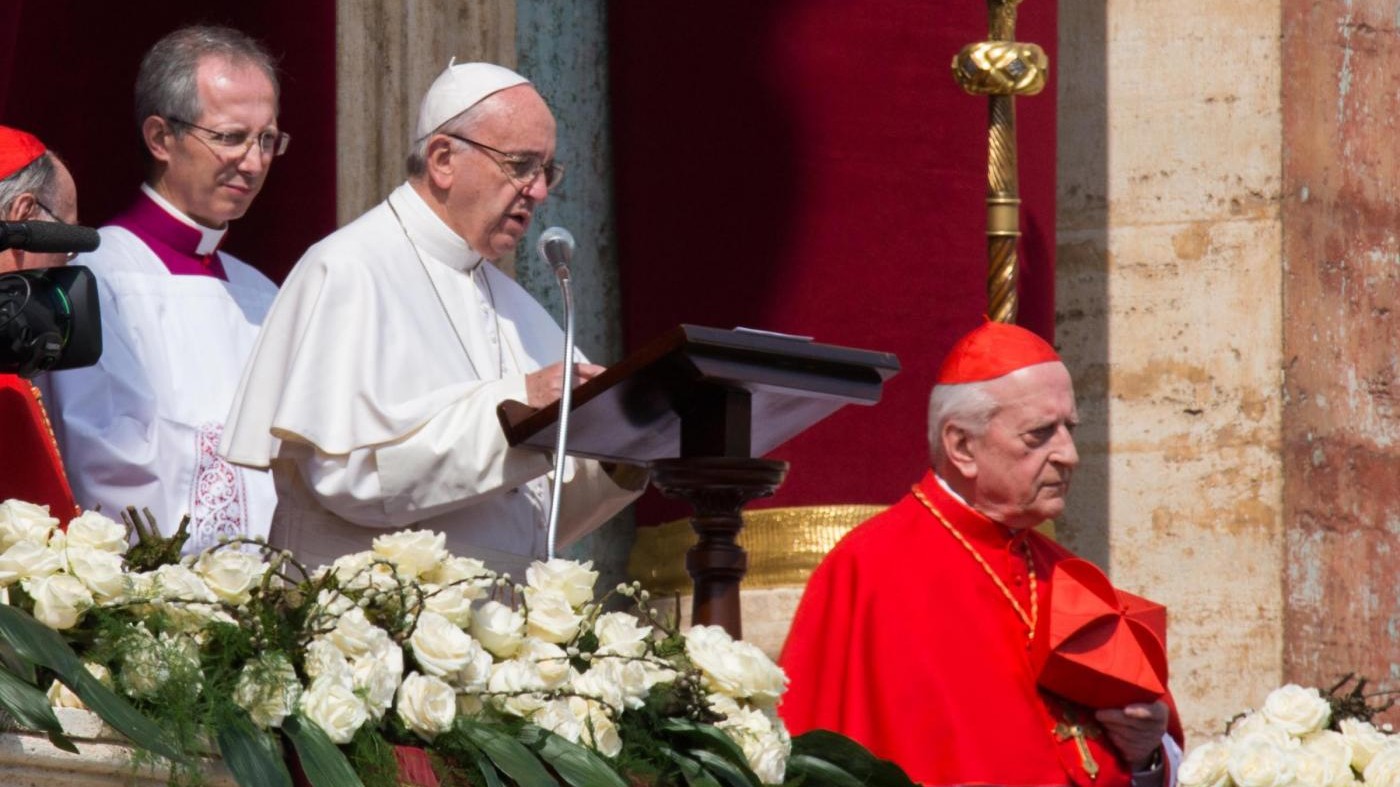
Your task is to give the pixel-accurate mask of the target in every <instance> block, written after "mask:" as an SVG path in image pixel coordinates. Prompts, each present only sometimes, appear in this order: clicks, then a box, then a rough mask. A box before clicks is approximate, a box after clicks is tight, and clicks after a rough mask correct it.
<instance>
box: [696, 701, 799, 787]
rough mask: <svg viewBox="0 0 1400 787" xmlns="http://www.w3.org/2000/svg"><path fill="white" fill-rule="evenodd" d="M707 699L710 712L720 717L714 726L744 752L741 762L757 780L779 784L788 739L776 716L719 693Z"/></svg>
mask: <svg viewBox="0 0 1400 787" xmlns="http://www.w3.org/2000/svg"><path fill="white" fill-rule="evenodd" d="M708 700H709V704H710V708H711V710H713V711H714V712H715V713H718V714H720V715H721V716H723V717H724V718H723V719H721V720H720V721H719V722H717V723H716V724H715V726H716V727H718V728H719V729H721V730H723V731H724V733H725V734H726V735H728V736H729V738H730V739H731V740H733V741H734V742H735V743H737V744H739V748H741V749H743V750H744V759H746V760H748V763H749V767H750V768H751V769H752V770H753V772H754V775H756V776H758V778H759V781H761V782H763V783H764V784H782V782H783V775H784V773H785V772H786V771H787V761H788V756H789V755H791V754H792V740H791V738H789V737H788V734H787V730H786V729H785V728H784V727H783V723H782V722H781V721H780V720H778V718H777V717H776V716H770V715H769V714H767V713H764V712H763V711H760V710H757V709H755V708H750V707H746V706H744V705H742V704H740V703H738V702H735V701H734V700H733V699H732V698H730V697H726V696H724V695H722V694H711V695H709V697H708Z"/></svg>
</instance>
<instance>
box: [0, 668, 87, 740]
mask: <svg viewBox="0 0 1400 787" xmlns="http://www.w3.org/2000/svg"><path fill="white" fill-rule="evenodd" d="M0 708H4V709H5V712H6V713H8V714H10V715H11V716H13V717H14V720H15V721H16V722H18V723H19V724H20V726H22V727H24V728H25V729H29V730H37V731H39V732H45V733H48V735H49V740H50V741H53V744H54V745H55V746H57V747H58V748H60V749H62V750H64V751H66V752H71V753H73V754H77V753H78V747H77V746H74V745H73V742H72V741H70V740H68V737H67V736H65V735H64V734H63V723H62V722H60V721H59V720H58V716H57V715H56V714H54V712H53V708H52V707H50V706H49V698H48V697H47V696H45V694H44V692H42V691H39V689H37V688H35V687H34V686H32V685H30V684H28V683H26V682H24V681H23V680H21V679H20V678H19V677H18V676H16V675H14V674H12V673H11V672H10V671H9V670H7V669H4V668H0Z"/></svg>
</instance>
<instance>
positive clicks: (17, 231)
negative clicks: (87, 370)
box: [0, 221, 102, 378]
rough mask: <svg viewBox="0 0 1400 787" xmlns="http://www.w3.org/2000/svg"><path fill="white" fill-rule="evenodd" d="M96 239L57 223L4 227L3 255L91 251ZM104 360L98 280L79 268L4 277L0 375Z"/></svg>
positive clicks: (0, 234) (0, 229) (0, 282)
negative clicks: (14, 250) (15, 250)
mask: <svg viewBox="0 0 1400 787" xmlns="http://www.w3.org/2000/svg"><path fill="white" fill-rule="evenodd" d="M98 242H99V240H98V235H97V233H96V232H95V231H93V230H92V229H89V228H88V227H78V226H73V225H66V224H58V223H57V222H37V221H35V222H0V250H3V249H10V248H20V249H27V250H29V251H36V252H59V253H62V252H73V251H92V250H93V249H95V248H97V244H98ZM101 355H102V318H101V313H100V312H99V311H98V305H97V280H96V279H95V278H94V277H93V275H92V271H90V270H88V269H87V268H85V267H83V266H81V265H70V266H67V267H60V268H36V269H32V270H23V271H11V272H9V273H3V274H0V373H9V374H18V375H19V376H20V377H26V378H28V377H33V376H35V375H37V374H39V373H41V372H46V371H49V370H50V369H73V368H77V367H80V366H91V365H92V364H94V363H97V359H98V358H99V357H101Z"/></svg>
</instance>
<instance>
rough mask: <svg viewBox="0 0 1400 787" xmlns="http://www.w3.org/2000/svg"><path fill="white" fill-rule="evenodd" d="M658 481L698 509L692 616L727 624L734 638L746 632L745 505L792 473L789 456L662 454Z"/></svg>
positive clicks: (688, 559) (655, 467) (690, 562)
mask: <svg viewBox="0 0 1400 787" xmlns="http://www.w3.org/2000/svg"><path fill="white" fill-rule="evenodd" d="M651 472H652V482H653V483H655V484H656V487H657V489H660V490H661V493H662V494H664V495H666V496H667V497H675V498H681V499H683V500H686V501H688V502H689V503H690V504H691V506H692V507H693V508H694V510H695V514H694V516H692V517H691V520H690V523H691V527H693V528H694V529H695V533H696V535H697V536H699V538H700V540H699V541H698V542H697V543H696V544H695V546H693V547H691V548H690V550H689V551H688V552H686V556H685V567H686V570H687V571H688V572H690V576H691V579H693V580H694V581H695V594H694V597H693V601H692V606H691V615H690V617H691V620H692V621H694V622H695V623H697V624H703V625H718V626H723V627H724V629H725V631H728V632H729V635H730V636H732V637H734V639H741V638H742V637H743V626H742V623H741V616H740V613H739V582H740V580H742V579H743V578H744V572H746V571H747V570H748V556H747V555H746V554H745V553H744V548H743V547H741V546H739V544H738V541H737V539H738V536H739V531H740V530H742V529H743V527H744V520H743V517H742V516H741V515H740V511H741V510H742V509H743V507H744V504H745V503H748V502H749V501H750V500H757V499H758V498H761V497H768V496H770V495H772V494H773V492H774V491H776V490H777V488H778V486H779V485H780V484H781V483H782V482H783V478H784V477H785V476H786V475H787V462H778V461H773V460H770V459H748V458H733V457H695V458H691V459H660V460H657V461H656V462H654V463H653V464H652V468H651Z"/></svg>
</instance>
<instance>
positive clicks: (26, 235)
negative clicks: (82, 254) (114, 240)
mask: <svg viewBox="0 0 1400 787" xmlns="http://www.w3.org/2000/svg"><path fill="white" fill-rule="evenodd" d="M101 242H102V237H101V236H100V235H98V234H97V230H95V229H92V228H91V227H82V226H79V225H77V224H60V223H59V222H56V221H0V249H23V250H25V251H36V252H56V253H61V254H63V253H70V252H75V251H92V250H93V249H96V248H97V245H98V244H99V243H101Z"/></svg>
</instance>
